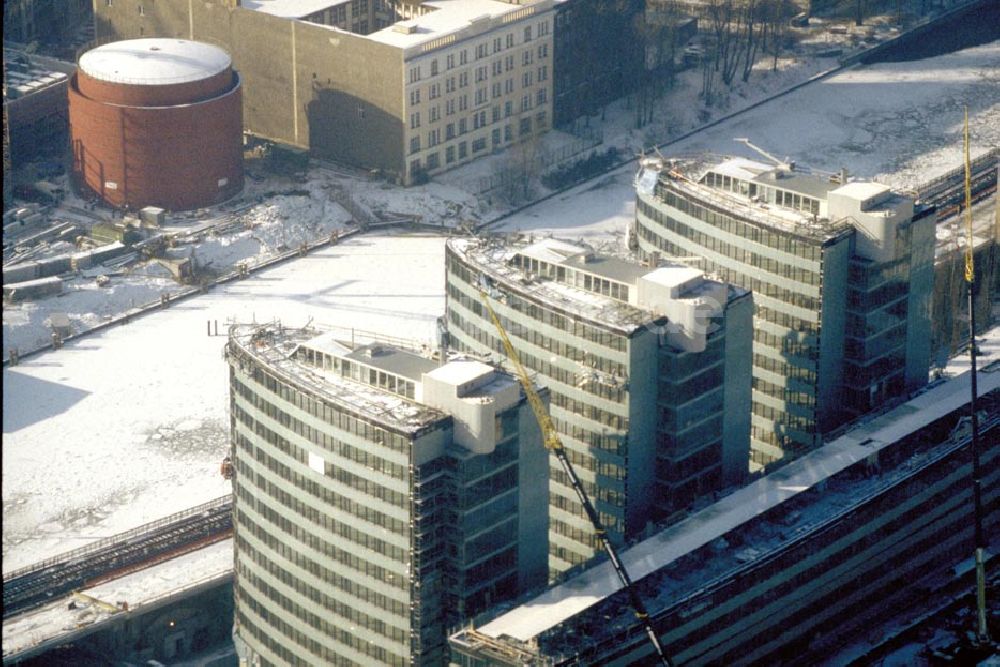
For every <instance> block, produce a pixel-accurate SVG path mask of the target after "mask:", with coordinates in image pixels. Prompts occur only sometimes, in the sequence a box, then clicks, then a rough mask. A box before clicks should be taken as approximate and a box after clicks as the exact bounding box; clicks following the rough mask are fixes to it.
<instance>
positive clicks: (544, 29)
mask: <svg viewBox="0 0 1000 667" xmlns="http://www.w3.org/2000/svg"><path fill="white" fill-rule="evenodd" d="M547 34H549V22H548V21H542V22H541V23H539V24H538V36H539V37H541V36H542V35H547Z"/></svg>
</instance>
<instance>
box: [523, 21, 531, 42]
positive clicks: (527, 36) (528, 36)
mask: <svg viewBox="0 0 1000 667" xmlns="http://www.w3.org/2000/svg"><path fill="white" fill-rule="evenodd" d="M524 41H526V42H530V41H531V26H530V25H529V26H525V28H524Z"/></svg>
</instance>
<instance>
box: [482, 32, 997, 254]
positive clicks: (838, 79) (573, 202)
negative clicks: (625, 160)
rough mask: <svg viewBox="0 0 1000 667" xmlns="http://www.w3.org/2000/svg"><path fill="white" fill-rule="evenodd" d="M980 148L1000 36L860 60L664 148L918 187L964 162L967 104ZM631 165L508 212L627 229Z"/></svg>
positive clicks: (540, 222)
mask: <svg viewBox="0 0 1000 667" xmlns="http://www.w3.org/2000/svg"><path fill="white" fill-rule="evenodd" d="M965 105H968V108H969V127H970V132H969V134H970V137H971V144H972V155H973V157H975V156H977V155H980V154H982V153H985V152H987V151H988V150H989V149H991V148H993V147H996V146H1000V41H997V42H993V43H990V44H985V45H983V46H979V47H975V48H971V49H966V50H964V51H960V52H957V53H953V54H949V55H944V56H939V57H937V58H929V59H926V60H921V61H914V62H903V63H889V64H880V65H871V66H865V67H854V68H851V69H848V70H845V71H843V72H840V73H838V74H835V75H833V76H831V77H829V78H827V79H824V80H822V81H818V82H815V83H813V84H811V85H809V86H806V87H805V88H802V89H799V90H797V91H795V92H792V93H790V94H788V95H785V96H783V97H780V98H777V99H775V100H772V101H769V102H766V103H764V104H762V105H760V106H758V107H756V108H754V109H752V110H750V111H748V112H746V113H743V114H740V115H739V116H736V117H735V118H732V119H730V120H727V121H724V122H722V123H720V124H718V125H716V126H714V127H710V128H707V129H705V130H703V131H701V132H699V133H697V134H696V135H694V136H691V137H689V138H687V139H683V140H681V141H678V142H676V143H672V144H670V145H668V146H665V147H664V148H663V149H662V153H663V155H664V156H665V157H668V158H669V157H671V156H686V155H696V154H700V153H705V152H707V153H715V154H722V155H740V156H743V157H748V158H754V159H758V160H759V159H761V158H760V156H759V155H757V154H756V153H754V152H753V151H752V150H751V149H749V148H747V147H746V146H744V145H743V144H740V143H737V142H735V141H733V139H735V138H737V137H747V138H749V139H750V141H751V142H752V143H754V144H756V145H757V146H760V147H762V148H764V149H765V150H767V151H769V152H770V153H772V154H775V155H777V156H778V157H780V158H784V157H786V156H787V157H789V158H791V159H793V160H795V161H797V162H798V164H800V165H804V166H808V167H811V168H814V169H818V170H822V171H829V172H837V171H839V170H840V169H841V168H846V169H847V170H848V171H849V172H850V173H851V174H854V175H856V176H858V177H861V178H873V179H877V180H880V181H882V182H885V183H887V184H889V185H892V186H894V187H900V188H912V187H914V186H916V185H918V184H921V183H926V182H928V181H930V180H932V179H934V178H935V177H937V176H940V175H942V174H944V173H946V172H948V171H950V170H952V169H955V168H956V167H959V166H961V164H962V157H961V154H962V123H963V110H964V106H965ZM634 169H635V168H634V167H633V166H631V165H627V166H625V167H623V168H621V169H619V170H616V171H615V172H612V173H611V174H608V175H606V176H604V177H602V178H600V179H598V180H597V181H595V182H590V183H585V184H583V185H581V186H579V187H577V188H574V189H572V190H569V191H566V192H564V193H561V194H559V195H556V196H555V197H554V198H552V199H550V200H548V201H545V202H542V203H541V204H538V205H536V206H532V207H530V208H529V209H526V210H525V211H522V212H520V213H518V214H517V215H514V216H512V217H509V218H507V219H506V220H504V221H503V225H502V228H503V229H509V230H535V231H553V232H557V233H560V234H569V235H571V236H584V237H593V236H600V235H602V234H615V235H620V234H621V233H622V232H623V225H624V224H625V223H626V222H627V221H629V220H631V219H632V218H633V216H634V215H635V193H634V191H633V187H632V177H633V175H634Z"/></svg>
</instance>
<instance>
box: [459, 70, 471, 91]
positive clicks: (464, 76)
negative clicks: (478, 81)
mask: <svg viewBox="0 0 1000 667" xmlns="http://www.w3.org/2000/svg"><path fill="white" fill-rule="evenodd" d="M468 85H469V73H468V72H461V73H460V74H459V75H458V87H459V88H465V87H466V86H468Z"/></svg>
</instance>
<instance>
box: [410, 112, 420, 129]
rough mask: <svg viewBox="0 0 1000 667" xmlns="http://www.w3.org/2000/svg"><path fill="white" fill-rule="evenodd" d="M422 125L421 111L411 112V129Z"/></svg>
mask: <svg viewBox="0 0 1000 667" xmlns="http://www.w3.org/2000/svg"><path fill="white" fill-rule="evenodd" d="M418 127H420V112H419V111H418V112H416V113H411V114H410V129H411V130H415V129H417V128H418Z"/></svg>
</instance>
